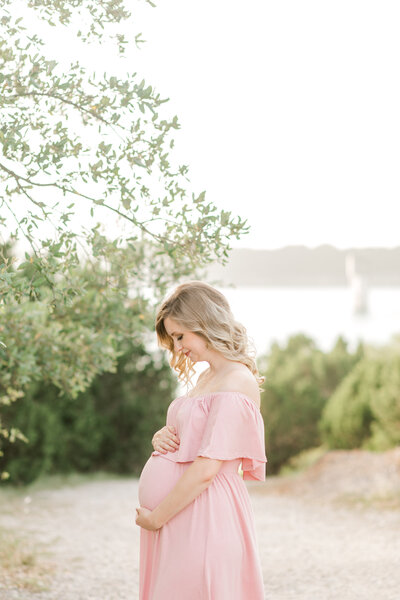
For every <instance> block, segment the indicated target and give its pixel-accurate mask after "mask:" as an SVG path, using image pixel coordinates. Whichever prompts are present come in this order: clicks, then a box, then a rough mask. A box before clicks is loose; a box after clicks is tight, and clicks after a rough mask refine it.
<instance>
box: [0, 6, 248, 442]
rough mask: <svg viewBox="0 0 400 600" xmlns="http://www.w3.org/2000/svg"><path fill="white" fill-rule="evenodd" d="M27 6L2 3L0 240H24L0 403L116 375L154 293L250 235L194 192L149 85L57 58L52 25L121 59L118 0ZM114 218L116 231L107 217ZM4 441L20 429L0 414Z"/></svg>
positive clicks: (9, 311) (6, 326) (5, 294)
mask: <svg viewBox="0 0 400 600" xmlns="http://www.w3.org/2000/svg"><path fill="white" fill-rule="evenodd" d="M149 4H152V3H151V2H149ZM19 6H20V5H19V4H18V3H14V2H12V1H11V0H3V1H2V3H1V9H0V10H1V13H0V31H1V36H0V108H1V123H0V145H1V157H0V235H1V237H2V239H3V244H4V245H5V244H6V242H8V241H10V242H11V243H12V244H13V243H14V242H17V243H18V244H20V245H21V244H22V243H23V242H24V244H25V247H26V252H25V258H24V259H22V260H21V259H19V258H18V257H17V256H15V253H14V255H12V254H10V253H9V252H7V248H5V250H4V252H2V253H1V255H0V302H1V303H0V328H1V331H0V340H1V341H2V344H3V345H2V350H1V356H0V361H1V362H0V406H1V405H2V404H3V405H7V404H9V403H11V402H13V401H15V400H16V399H17V398H20V397H22V396H23V394H24V390H25V388H26V386H27V385H28V384H29V383H30V382H32V381H40V380H41V379H42V378H43V379H44V380H45V381H46V382H48V383H49V384H53V385H55V386H56V387H57V388H59V389H60V390H61V391H63V392H65V393H68V394H71V395H72V396H74V395H75V396H76V395H77V394H78V393H80V392H81V391H82V390H83V389H85V388H86V387H87V386H88V385H89V384H90V382H91V381H92V380H93V377H94V376H95V375H96V374H98V373H101V372H105V371H110V370H112V369H115V368H116V359H117V355H118V352H117V343H116V340H118V339H122V338H123V337H124V335H126V336H127V337H128V338H131V337H132V336H136V338H137V339H144V337H143V336H144V335H145V330H146V325H147V326H149V324H150V323H151V310H150V305H149V302H148V300H147V296H146V295H145V293H144V290H151V294H152V300H153V301H154V300H157V299H158V298H160V296H161V295H162V294H163V293H164V292H165V290H166V289H167V287H168V286H170V285H171V283H172V282H175V281H176V280H177V279H178V278H180V277H183V276H188V275H191V276H192V275H196V273H197V272H198V269H199V268H201V267H202V266H204V265H205V264H206V263H207V262H209V261H211V260H220V261H222V262H225V260H226V257H227V256H228V252H229V249H230V246H229V243H230V239H231V238H232V236H234V237H236V238H239V237H240V235H242V234H243V233H246V232H247V231H248V227H247V225H246V223H245V222H243V221H242V220H241V218H240V217H237V218H234V217H233V216H232V215H231V213H230V212H229V211H221V212H218V211H217V209H216V207H215V206H213V205H212V204H211V203H209V202H207V201H206V197H205V193H204V192H201V193H200V194H194V193H192V192H189V191H188V167H187V166H186V165H175V164H174V162H173V158H171V157H170V152H171V150H172V149H173V146H174V140H173V137H172V134H173V133H174V132H175V131H176V130H177V129H178V128H179V123H178V120H177V118H176V117H175V116H174V117H172V118H171V117H169V116H168V115H167V114H166V112H165V106H164V105H165V102H166V100H165V99H163V98H162V97H161V96H160V95H159V94H158V93H157V92H156V91H155V90H154V88H153V87H152V86H151V85H148V84H147V83H146V82H145V81H144V80H139V79H140V78H138V76H137V75H136V73H130V74H128V75H127V76H126V77H122V78H121V77H120V76H119V75H117V74H115V73H101V74H99V73H97V72H92V71H91V70H90V69H88V68H87V67H86V66H85V65H84V64H83V63H82V62H79V63H78V62H75V63H73V64H71V65H69V67H65V66H62V65H61V64H59V62H58V61H57V59H56V58H55V57H54V56H52V55H49V50H48V48H47V47H46V45H45V43H44V41H43V39H42V38H41V35H42V33H41V31H43V30H44V29H43V28H45V27H51V26H57V27H58V28H68V30H69V31H70V32H71V36H75V37H72V38H71V39H72V40H73V41H74V43H78V41H79V40H83V42H84V43H85V44H88V43H95V42H96V41H97V42H101V43H104V42H105V40H107V39H109V38H110V37H111V38H113V39H114V40H115V42H116V45H117V47H118V50H119V52H120V54H121V55H123V53H124V50H125V48H126V47H127V45H128V42H127V40H126V39H125V38H124V36H123V33H121V32H119V31H118V27H120V26H121V27H122V24H123V23H124V21H126V20H127V19H129V18H130V14H129V10H127V8H126V7H125V6H124V4H123V3H122V2H121V1H120V0H115V1H113V2H100V0H90V1H89V2H88V3H79V2H75V1H73V0H60V1H59V2H49V1H48V0H30V1H29V2H28V3H27V5H26V6H24V11H23V14H22V16H21V15H20V14H18V10H19ZM38 19H39V20H41V27H38V29H37V31H35V26H36V23H37V20H38ZM110 32H111V33H110ZM140 41H141V38H140V34H137V35H136V37H135V42H136V43H137V44H138V43H140ZM113 219H115V223H114V225H115V224H116V225H117V226H118V228H119V232H118V235H116V236H114V237H113V238H110V236H109V233H108V234H107V231H103V228H104V227H106V226H102V225H101V224H100V223H101V222H103V223H107V224H108V222H109V221H112V220H113ZM88 273H90V278H91V279H89V281H90V282H91V283H90V285H88V280H87V275H88ZM4 345H5V346H6V347H4ZM1 435H3V436H6V437H7V436H8V438H9V439H14V438H15V437H16V436H18V435H19V434H18V432H17V431H16V430H15V429H13V428H12V427H11V429H9V428H5V427H2V425H1V422H0V437H1ZM0 452H1V450H0Z"/></svg>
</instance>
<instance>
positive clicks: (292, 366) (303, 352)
mask: <svg viewBox="0 0 400 600" xmlns="http://www.w3.org/2000/svg"><path fill="white" fill-rule="evenodd" d="M362 354H363V348H362V346H359V348H358V349H357V351H356V353H355V354H351V353H349V352H348V350H347V343H346V342H345V340H343V338H341V337H339V338H338V340H337V342H336V344H335V346H334V348H333V349H332V350H331V351H330V352H329V353H324V352H322V351H321V350H319V349H318V348H317V347H316V345H315V343H314V341H313V340H312V339H311V338H309V337H307V336H305V335H303V334H298V335H295V336H292V337H291V338H290V339H289V340H288V343H287V346H286V348H280V346H279V345H278V344H276V343H275V344H273V346H272V347H271V351H270V354H269V356H268V357H267V369H266V372H265V373H264V374H265V376H266V382H265V384H264V386H263V387H264V390H265V391H264V392H263V394H262V413H263V416H264V421H265V429H266V450H267V457H268V471H269V472H272V473H275V472H277V471H278V470H279V469H280V467H281V466H282V465H284V464H285V463H286V462H287V461H288V460H289V459H290V457H292V456H295V455H296V454H298V453H299V452H301V451H302V450H305V449H307V448H313V447H316V446H319V445H320V444H321V435H320V430H319V426H318V423H319V420H320V417H321V414H322V410H323V408H324V406H325V404H326V402H327V400H328V398H329V397H330V396H331V395H332V393H333V392H334V390H335V389H336V387H337V386H338V384H339V383H340V381H341V380H342V379H343V377H345V376H346V375H347V373H348V372H349V371H351V369H352V368H353V366H354V365H355V364H356V363H357V362H358V361H359V360H360V357H361V356H362Z"/></svg>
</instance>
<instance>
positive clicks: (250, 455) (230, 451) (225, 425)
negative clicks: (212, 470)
mask: <svg viewBox="0 0 400 600" xmlns="http://www.w3.org/2000/svg"><path fill="white" fill-rule="evenodd" d="M207 408H208V417H207V422H206V426H205V429H204V433H203V436H202V439H201V443H200V447H199V449H198V452H197V455H198V456H205V457H207V458H215V459H219V460H233V459H235V458H241V459H242V470H243V479H250V480H258V481H265V463H266V462H267V457H266V455H265V438H264V421H263V418H262V415H261V412H260V410H259V409H258V407H257V406H256V404H255V403H254V402H253V400H250V399H249V398H248V397H247V396H245V395H244V394H242V393H240V392H218V393H216V394H214V395H210V397H209V399H208V402H207Z"/></svg>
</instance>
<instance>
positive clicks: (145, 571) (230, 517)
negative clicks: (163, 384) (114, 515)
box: [139, 392, 267, 600]
mask: <svg viewBox="0 0 400 600" xmlns="http://www.w3.org/2000/svg"><path fill="white" fill-rule="evenodd" d="M167 425H174V427H176V430H177V434H178V437H179V439H180V446H179V449H178V450H176V451H175V452H167V453H166V454H160V453H159V452H157V451H155V452H153V453H152V454H151V456H150V458H149V459H148V461H147V462H146V464H145V466H144V468H143V471H142V473H141V475H140V479H139V503H140V506H145V507H146V508H149V509H150V510H153V509H154V508H155V507H156V506H157V505H158V504H159V503H160V502H161V501H162V500H163V498H164V497H165V496H166V495H167V494H168V493H169V492H170V491H171V490H172V488H173V487H174V486H175V484H176V483H177V481H178V480H179V478H180V477H181V476H182V475H183V473H184V472H185V469H187V468H188V467H189V465H190V464H191V463H192V462H193V461H194V460H195V458H196V457H197V456H206V457H208V458H216V459H219V460H223V461H224V463H223V464H222V466H221V468H220V470H219V472H218V474H217V475H216V477H215V478H214V480H213V482H212V483H211V485H210V486H209V487H208V488H207V489H206V490H204V491H203V492H202V493H201V494H200V495H199V496H198V497H197V498H195V500H193V502H191V503H190V504H189V505H188V506H186V507H185V508H184V509H183V510H181V511H180V512H179V513H178V514H177V515H175V516H174V517H173V518H172V519H170V520H169V521H168V522H167V523H166V524H165V525H164V526H163V527H161V529H159V530H157V531H148V530H146V529H143V528H140V584H139V600H264V585H263V578H262V571H261V563H260V557H259V552H258V542H257V537H256V530H255V525H254V515H253V509H252V506H251V501H250V497H249V493H248V490H247V488H246V485H245V483H244V481H243V479H245V480H259V481H264V480H265V463H266V461H267V458H266V456H265V441H264V421H263V419H262V416H261V413H260V410H259V409H258V407H257V406H256V404H255V403H254V402H253V401H252V400H250V398H248V397H247V396H245V395H244V394H242V393H240V392H215V393H209V394H206V395H203V396H195V397H189V396H180V397H179V398H176V399H175V400H173V401H172V402H171V404H170V405H169V407H168V412H167ZM240 463H242V470H243V479H242V477H241V475H240V474H239V473H238V468H239V466H240Z"/></svg>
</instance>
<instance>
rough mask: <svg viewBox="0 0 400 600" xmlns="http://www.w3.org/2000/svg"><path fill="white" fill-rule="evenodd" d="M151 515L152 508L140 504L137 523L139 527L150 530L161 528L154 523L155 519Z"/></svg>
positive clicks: (137, 510)
mask: <svg viewBox="0 0 400 600" xmlns="http://www.w3.org/2000/svg"><path fill="white" fill-rule="evenodd" d="M151 515H152V511H151V510H149V509H148V508H145V507H144V506H140V507H139V508H137V509H136V519H135V522H136V525H139V527H143V529H147V530H148V531H157V529H160V527H158V526H157V525H156V523H154V519H153V518H152V516H151Z"/></svg>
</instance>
